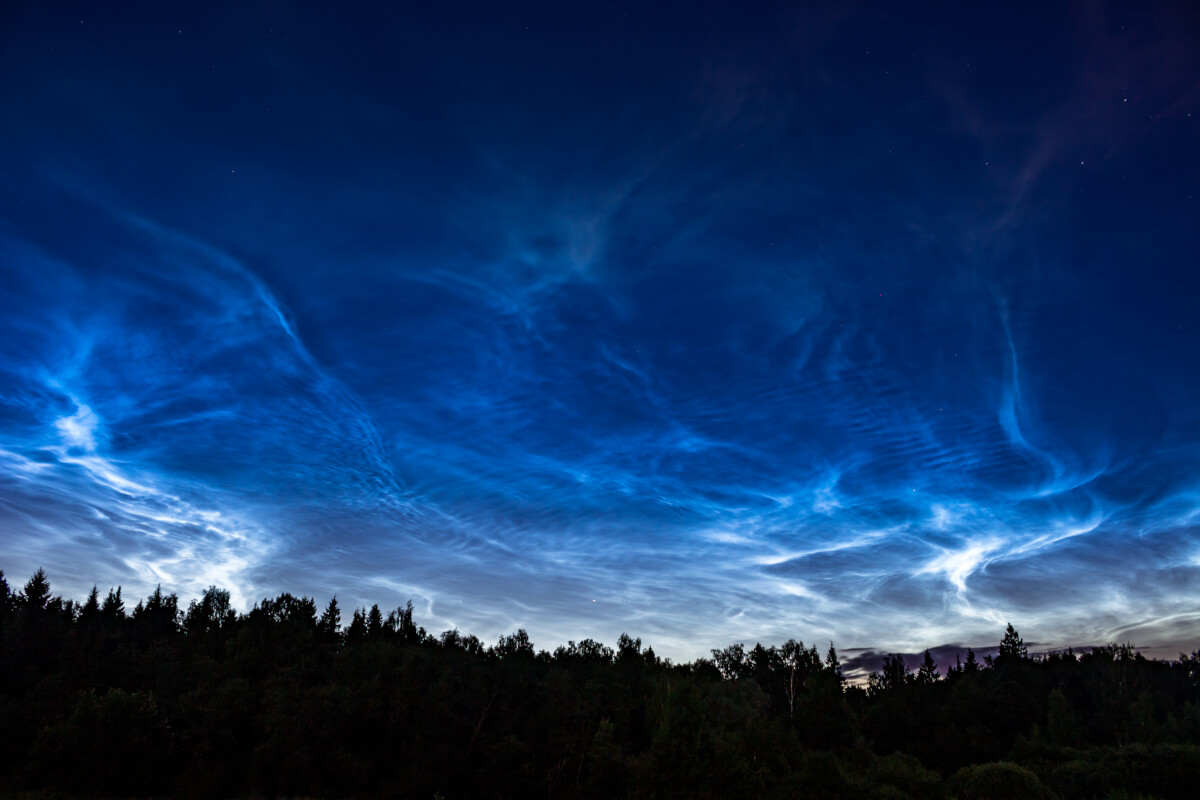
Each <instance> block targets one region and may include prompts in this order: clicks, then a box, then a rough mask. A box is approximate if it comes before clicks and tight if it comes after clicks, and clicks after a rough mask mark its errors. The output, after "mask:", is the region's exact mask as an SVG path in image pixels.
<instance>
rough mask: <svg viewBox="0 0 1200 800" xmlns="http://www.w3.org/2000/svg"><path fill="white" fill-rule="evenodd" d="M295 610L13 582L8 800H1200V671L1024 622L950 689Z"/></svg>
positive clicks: (8, 635) (762, 654)
mask: <svg viewBox="0 0 1200 800" xmlns="http://www.w3.org/2000/svg"><path fill="white" fill-rule="evenodd" d="M341 621H342V615H341V611H340V609H339V608H338V605H337V602H336V600H331V601H330V602H329V604H328V606H327V607H326V608H325V610H324V612H323V613H319V612H318V607H317V605H316V603H315V602H314V601H313V600H312V599H310V598H305V597H299V598H298V597H294V596H292V595H290V594H286V593H285V594H282V595H280V596H279V597H277V598H273V599H264V600H263V601H261V602H260V603H259V604H258V605H256V606H255V608H254V609H253V610H252V611H251V612H250V613H248V614H239V613H237V612H236V610H235V609H233V607H232V606H231V604H230V598H229V593H228V592H226V591H224V590H222V589H219V588H217V587H211V588H209V589H208V591H206V592H205V593H204V594H203V596H202V597H200V598H199V599H197V600H195V601H193V602H192V603H190V604H189V605H188V607H187V608H186V609H181V608H180V607H179V602H178V599H177V598H176V597H175V596H174V595H164V594H163V592H162V590H161V589H158V590H156V591H155V592H154V594H152V595H151V596H150V597H149V598H146V599H145V600H143V601H142V602H140V603H138V604H137V606H136V607H135V608H134V609H133V611H132V612H129V611H127V609H126V607H125V601H124V600H123V598H122V595H121V590H120V589H119V588H116V589H113V590H110V591H109V592H108V594H107V595H106V596H104V599H103V600H102V599H101V594H100V592H99V591H98V590H97V589H93V590H92V592H91V593H90V595H89V596H88V598H87V599H86V600H85V601H84V602H82V603H76V602H74V601H71V600H64V599H63V598H61V597H56V596H54V595H53V593H52V591H51V586H50V582H49V580H48V578H47V576H46V575H45V573H43V572H42V571H40V570H39V571H38V573H37V574H35V575H34V576H33V577H32V578H31V579H30V580H29V581H28V583H26V584H25V587H24V589H23V590H22V591H19V592H16V591H13V590H12V589H11V588H10V586H9V584H8V583H7V582H6V581H5V580H4V578H3V574H2V573H0V793H3V792H8V793H11V794H17V795H18V796H20V795H21V794H27V795H28V796H31V797H32V796H43V793H64V794H67V795H88V796H94V795H107V796H124V797H129V796H162V795H175V796H187V797H227V796H235V797H236V796H267V797H275V796H307V797H412V798H424V799H425V800H427V799H428V798H433V797H437V796H441V797H443V798H460V797H489V798H490V797H494V798H518V797H520V798H523V797H535V796H536V797H552V798H553V797H560V798H674V797H679V798H684V797H687V798H725V797H734V796H737V797H743V796H745V797H764V798H775V797H778V798H787V797H814V798H851V797H854V798H857V797H878V798H919V797H922V798H923V797H930V798H939V797H942V798H952V797H957V798H973V797H988V798H1001V797H1022V798H1033V797H1047V798H1049V797H1060V798H1106V797H1135V796H1140V797H1159V798H1176V797H1179V798H1183V797H1192V796H1193V795H1194V791H1195V786H1196V785H1200V656H1198V655H1197V654H1195V653H1193V654H1192V655H1190V656H1181V657H1180V659H1179V660H1178V661H1174V662H1166V661H1153V660H1148V659H1146V658H1144V657H1143V656H1142V655H1141V654H1140V653H1138V652H1136V651H1135V650H1134V649H1133V648H1132V647H1130V646H1128V645H1110V646H1107V647H1102V648H1098V649H1095V650H1093V651H1090V652H1087V653H1082V654H1076V653H1072V652H1065V653H1052V654H1049V655H1045V656H1039V657H1030V656H1029V654H1028V652H1027V650H1026V648H1025V645H1024V643H1023V642H1022V640H1021V637H1020V635H1019V634H1018V633H1017V632H1016V630H1015V629H1013V628H1012V626H1009V628H1008V630H1007V631H1006V632H1005V633H1004V636H1003V641H1002V643H1001V647H1000V653H999V655H998V656H997V657H996V658H994V659H991V660H989V661H988V662H987V663H985V664H980V663H978V662H977V661H976V659H975V657H974V654H973V653H968V655H967V660H966V662H965V663H961V664H958V665H956V666H954V667H952V668H951V669H949V670H948V671H947V673H946V675H945V676H942V675H941V674H940V671H939V669H938V667H937V665H936V664H935V663H934V661H933V659H932V657H931V656H930V654H929V653H928V652H927V653H926V654H925V657H924V659H923V661H922V663H921V664H920V665H919V668H918V669H917V671H916V672H913V671H911V670H910V669H909V668H908V666H907V665H906V664H905V662H904V659H903V658H901V657H900V656H898V655H890V656H889V657H888V658H886V659H885V660H884V664H883V667H882V671H881V672H880V673H879V674H875V675H872V676H870V680H869V681H868V684H867V686H866V688H865V689H864V688H860V687H857V686H852V685H847V684H846V683H845V681H844V679H843V676H842V672H841V666H840V662H839V660H838V657H837V652H836V650H835V649H834V648H833V646H832V644H831V645H830V647H829V649H828V651H827V653H826V655H825V656H824V658H822V657H821V655H820V654H819V653H818V651H817V648H816V647H813V646H805V645H804V644H803V643H802V642H799V641H795V640H792V641H788V642H786V643H784V644H783V645H782V646H778V647H767V646H763V645H755V646H754V647H752V648H747V647H745V646H743V645H741V644H735V645H732V646H729V647H726V648H724V649H721V650H714V651H713V653H712V659H711V660H707V659H699V660H697V661H695V662H693V663H690V664H672V663H670V662H669V661H664V660H662V659H660V658H658V657H657V656H656V655H655V654H654V652H653V650H651V649H650V648H648V647H645V648H644V647H643V646H642V642H641V640H640V639H634V638H632V637H629V636H626V635H622V636H621V638H620V639H619V640H618V642H617V645H616V647H615V648H611V647H608V646H605V645H603V644H601V643H599V642H596V641H592V640H590V639H585V640H583V641H581V642H578V643H576V642H569V643H568V644H566V645H565V646H562V647H559V648H557V649H556V650H555V651H554V652H553V653H547V652H545V651H538V650H536V649H535V648H534V645H533V643H532V642H530V640H529V636H528V635H527V634H526V633H525V631H523V630H519V631H516V632H515V633H513V634H511V635H507V636H503V637H501V638H500V640H499V642H497V644H496V645H494V646H492V647H487V646H485V645H484V644H482V643H481V642H480V641H479V640H478V639H476V638H475V637H473V636H470V635H465V634H462V633H460V632H458V631H447V632H445V633H443V634H441V635H440V636H436V637H435V636H432V635H430V634H429V633H427V632H426V631H425V629H424V628H421V627H420V626H419V625H417V624H416V622H415V621H414V619H413V609H412V605H411V603H410V604H408V605H407V606H405V607H402V608H397V609H394V610H392V611H389V612H384V611H383V610H382V609H380V608H379V607H378V606H372V607H371V608H370V609H366V608H361V609H355V610H354V612H353V613H352V615H351V622H350V625H349V626H348V627H347V628H346V629H343V628H342V625H341Z"/></svg>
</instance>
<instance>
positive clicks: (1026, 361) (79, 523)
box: [0, 2, 1200, 660]
mask: <svg viewBox="0 0 1200 800" xmlns="http://www.w3.org/2000/svg"><path fill="white" fill-rule="evenodd" d="M117 5H118V6H121V8H117V9H114V7H112V4H99V3H96V4H86V5H83V6H80V7H78V8H75V9H72V7H71V6H70V5H68V4H65V3H34V2H6V3H4V4H3V10H2V11H0V103H2V105H0V108H3V110H4V114H3V120H4V121H3V124H0V152H2V153H3V156H2V158H0V164H2V165H3V168H2V169H0V568H2V569H3V570H4V571H5V573H6V575H7V576H8V578H9V580H10V581H11V582H13V583H16V584H17V585H20V584H21V583H23V582H24V580H25V579H26V578H27V577H28V576H29V575H30V574H31V573H32V572H33V571H34V570H35V569H36V568H37V567H39V566H43V567H45V568H46V570H47V571H48V573H49V575H50V578H51V581H52V583H53V585H54V588H55V589H56V590H57V591H59V592H63V593H65V594H67V595H69V596H75V597H82V596H83V595H84V594H85V593H86V592H87V591H88V589H90V588H91V586H92V584H93V583H99V584H100V586H101V591H104V590H105V589H106V588H107V587H108V586H109V585H116V584H123V585H124V596H125V598H126V600H127V603H128V604H129V605H130V606H132V605H133V604H134V603H135V602H136V599H137V598H139V597H142V596H144V595H145V594H146V593H148V591H150V590H152V589H153V587H154V585H155V584H157V583H160V582H161V583H162V585H163V587H164V589H167V590H173V591H177V592H179V593H180V595H181V596H182V597H183V598H184V600H185V602H186V600H187V599H188V598H190V597H194V596H195V595H196V594H197V593H198V592H200V591H202V590H203V589H204V588H205V587H207V586H208V585H210V584H217V585H219V586H224V587H226V588H228V589H230V590H231V592H232V594H233V599H234V601H235V603H236V604H237V605H238V607H239V608H241V609H242V610H247V609H249V608H250V607H251V606H252V605H253V603H254V602H255V601H256V600H260V599H261V598H263V597H264V596H268V595H270V596H274V595H275V594H278V593H279V592H281V591H290V592H293V593H295V594H301V593H303V594H307V595H312V596H315V597H316V599H317V602H318V604H319V605H323V604H324V602H325V601H326V600H327V599H328V598H329V596H330V595H332V594H333V593H334V592H336V593H337V595H338V598H339V601H340V602H341V603H342V607H343V608H344V609H347V615H348V609H350V608H352V607H354V606H355V605H357V604H361V603H373V602H378V603H379V604H380V605H382V606H383V607H384V608H385V609H386V608H388V607H394V606H396V605H401V604H403V603H404V601H405V600H407V599H408V598H410V597H411V598H412V599H413V601H414V605H415V611H416V618H417V621H418V622H419V623H420V624H422V625H424V626H426V627H427V628H429V629H430V630H432V631H441V630H445V629H449V628H454V627H458V628H459V629H460V630H462V631H464V632H470V633H474V634H476V635H478V636H480V637H481V638H482V639H484V640H485V641H495V639H496V637H498V636H499V635H500V634H504V633H509V632H512V631H513V630H515V629H516V628H518V627H524V628H526V629H527V630H528V631H529V634H530V636H531V638H532V639H533V641H534V643H535V645H537V646H538V647H540V648H548V649H553V648H554V646H556V645H557V644H560V643H563V642H565V641H566V640H568V639H575V640H579V639H581V638H584V637H593V638H596V639H600V640H602V641H605V642H608V643H610V644H611V643H612V642H614V641H615V639H616V637H617V635H618V634H619V633H620V632H622V631H627V632H629V633H630V634H632V635H634V636H640V637H642V638H643V639H644V640H645V641H646V642H647V643H649V644H651V645H653V646H654V648H655V649H656V650H657V651H658V652H659V654H660V655H665V656H670V657H672V658H675V659H677V660H684V659H691V658H694V657H697V656H700V655H704V654H706V653H707V651H708V649H709V648H712V647H723V646H725V645H727V644H729V643H730V642H733V641H739V640H740V641H746V642H753V641H763V642H764V643H779V642H782V641H783V640H784V639H787V638H789V637H796V638H802V639H803V640H804V641H805V642H815V643H818V644H819V645H820V646H821V647H822V648H823V647H825V643H826V642H827V641H828V640H830V639H833V640H835V641H836V643H837V644H838V646H839V648H842V649H847V650H852V649H853V648H871V649H873V650H897V651H903V652H912V651H914V650H917V649H922V648H925V647H934V646H940V645H975V646H986V645H994V644H995V643H996V642H998V641H999V639H1000V636H1001V635H1002V633H1003V629H1004V625H1005V623H1007V622H1012V623H1013V624H1014V625H1016V626H1017V628H1018V629H1019V630H1020V632H1021V633H1022V634H1023V635H1024V636H1025V638H1026V640H1027V642H1028V643H1029V644H1030V645H1031V649H1044V648H1050V647H1062V646H1067V645H1075V646H1081V645H1089V644H1099V643H1103V642H1106V641H1109V640H1117V641H1122V642H1124V641H1131V642H1133V643H1134V644H1135V645H1138V646H1141V647H1143V648H1144V649H1145V651H1146V652H1147V653H1148V654H1151V655H1159V656H1164V657H1172V656H1174V655H1176V654H1177V653H1178V652H1179V651H1180V650H1182V649H1185V648H1187V649H1190V648H1194V647H1196V646H1197V645H1198V644H1200V314H1198V311H1197V304H1198V302H1200V271H1198V270H1197V265H1198V264H1200V77H1198V76H1200V15H1198V14H1197V11H1196V8H1195V6H1194V5H1193V4H1191V3H1187V2H1180V3H1176V4H1172V3H1157V4H1155V3H1141V2H1139V3H1130V4H1128V5H1119V4H1102V3H1090V2H1086V3H1079V4H1070V5H1068V4H1059V3H1035V4H1030V5H1028V6H1025V7H1021V6H1019V5H1012V6H1009V5H986V6H985V5H978V4H971V3H966V4H963V3H947V4H942V5H940V6H939V7H936V8H935V6H934V4H926V3H920V4H911V5H910V6H905V5H900V4H888V3H863V4H853V3H836V2H829V3H824V4H812V3H810V4H779V5H778V6H777V7H770V6H762V5H758V4H755V3H745V2H740V3H732V2H731V3H725V4H718V5H711V6H708V5H703V4H695V3H689V4H679V5H674V6H653V7H651V6H650V5H648V4H644V3H629V4H625V5H620V4H615V3H613V4H597V5H595V6H592V5H585V4H580V3H574V2H562V3H553V4H547V5H546V6H525V7H518V6H516V5H513V4H508V3H503V4H486V5H490V6H492V8H490V9H489V8H483V7H481V6H483V5H485V4H478V5H473V4H466V3H440V2H439V3H413V4H376V3H371V4H365V3H364V4H354V5H355V6H356V10H355V9H347V8H342V7H340V6H337V7H336V9H335V5H334V4H311V5H309V4H291V3H276V2H256V3H236V4H228V5H227V6H226V5H222V4H213V3H154V4H146V5H145V7H142V8H140V9H138V8H136V7H135V6H134V4H117ZM126 6H129V8H125V7H126ZM964 6H966V8H964Z"/></svg>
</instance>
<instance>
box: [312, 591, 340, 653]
mask: <svg viewBox="0 0 1200 800" xmlns="http://www.w3.org/2000/svg"><path fill="white" fill-rule="evenodd" d="M341 630H342V610H341V609H340V608H338V601H337V595H336V594H335V595H334V596H333V597H331V598H329V605H327V606H325V611H324V613H322V614H321V619H320V621H318V622H317V631H318V633H319V634H320V635H321V638H322V640H324V641H326V642H333V641H337V638H338V635H339V634H340V633H341Z"/></svg>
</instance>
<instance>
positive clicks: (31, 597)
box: [19, 567, 50, 611]
mask: <svg viewBox="0 0 1200 800" xmlns="http://www.w3.org/2000/svg"><path fill="white" fill-rule="evenodd" d="M19 602H20V604H21V606H22V607H23V608H27V609H31V610H34V611H43V610H45V609H46V607H47V606H49V605H50V580H49V579H48V578H47V577H46V571H45V570H44V569H42V568H41V567H39V568H38V571H37V572H35V573H33V577H31V578H30V579H29V581H28V582H26V584H25V589H24V591H22V592H21V597H20V601H19Z"/></svg>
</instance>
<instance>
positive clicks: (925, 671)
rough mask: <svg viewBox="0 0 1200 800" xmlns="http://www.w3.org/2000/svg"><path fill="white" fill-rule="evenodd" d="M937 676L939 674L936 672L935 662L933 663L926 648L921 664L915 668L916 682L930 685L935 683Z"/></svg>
mask: <svg viewBox="0 0 1200 800" xmlns="http://www.w3.org/2000/svg"><path fill="white" fill-rule="evenodd" d="M939 677H941V676H940V675H939V674H938V668H937V664H935V663H934V661H933V656H932V655H930V654H929V651H928V650H926V651H925V658H924V659H922V660H921V666H920V668H919V669H918V670H917V683H920V684H923V685H925V686H931V685H933V684H934V683H937V680H938V678H939Z"/></svg>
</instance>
